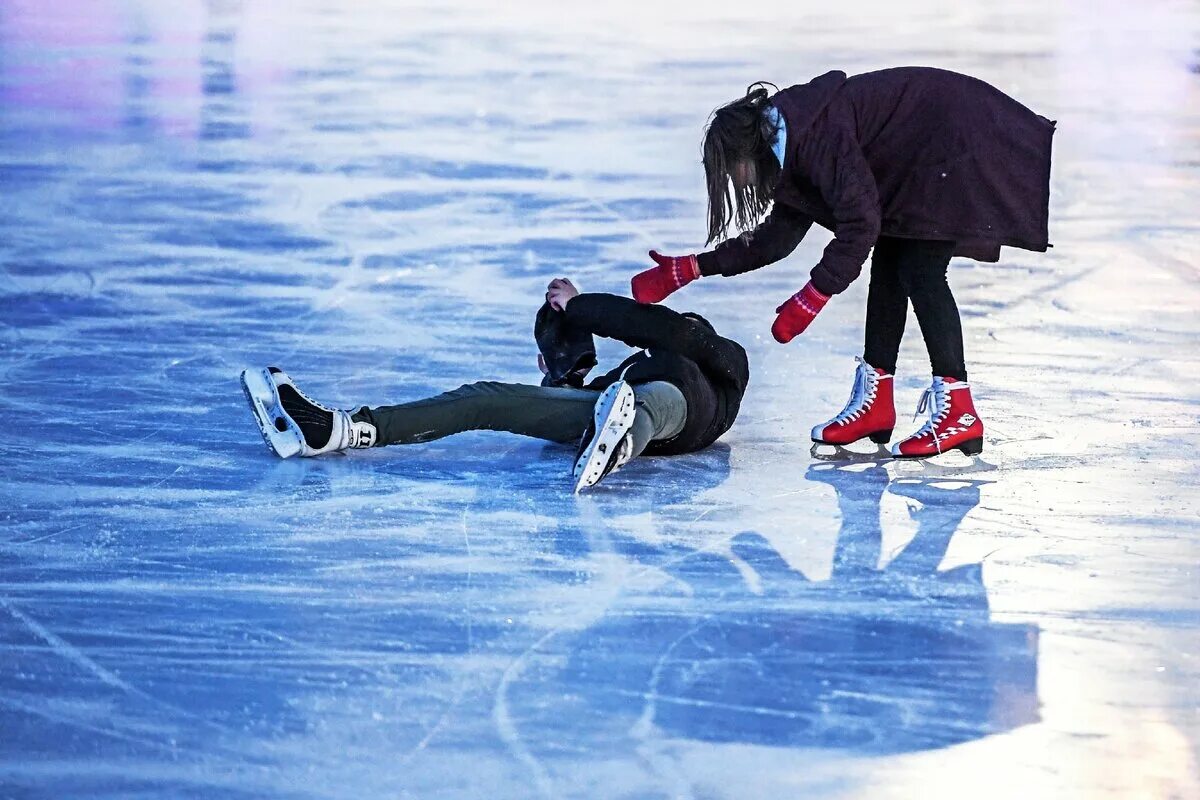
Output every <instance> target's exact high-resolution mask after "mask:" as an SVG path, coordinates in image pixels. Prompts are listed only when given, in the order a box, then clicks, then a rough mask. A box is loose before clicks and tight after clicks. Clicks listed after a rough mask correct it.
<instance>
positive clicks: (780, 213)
mask: <svg viewBox="0 0 1200 800" xmlns="http://www.w3.org/2000/svg"><path fill="white" fill-rule="evenodd" d="M812 224H813V220H812V217H809V216H807V215H805V214H804V213H803V212H801V211H797V210H796V209H794V208H792V207H791V206H787V205H783V204H781V203H776V204H775V206H774V207H773V208H772V209H771V213H770V214H768V215H767V218H766V219H764V220H763V221H762V222H761V223H759V225H758V226H757V227H756V228H755V229H754V230H752V231H746V232H745V233H743V234H742V235H741V236H737V237H735V238H733V239H726V240H725V241H724V242H721V243H720V244H719V245H717V246H716V247H715V248H713V249H712V250H709V251H708V252H706V253H701V254H700V255H698V256H697V257H696V260H697V262H698V263H699V265H700V274H701V275H724V276H726V277H732V276H734V275H741V274H742V273H743V272H750V271H751V270H756V269H759V268H760V267H765V266H767V265H768V264H774V263H775V262H776V261H779V260H781V259H784V258H787V257H788V256H789V255H790V254H791V252H792V251H793V250H795V249H796V246H797V245H799V244H800V241H801V240H802V239H803V238H804V235H805V234H806V233H808V229H809V228H811V227H812Z"/></svg>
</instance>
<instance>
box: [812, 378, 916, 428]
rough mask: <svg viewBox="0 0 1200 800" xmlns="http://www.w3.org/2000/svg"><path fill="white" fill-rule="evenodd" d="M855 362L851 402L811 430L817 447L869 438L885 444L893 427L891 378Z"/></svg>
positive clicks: (894, 407) (894, 419)
mask: <svg viewBox="0 0 1200 800" xmlns="http://www.w3.org/2000/svg"><path fill="white" fill-rule="evenodd" d="M855 360H856V361H858V371H857V372H856V373H855V375H854V389H853V391H851V392H850V400H849V401H848V402H847V403H846V407H845V408H843V409H842V410H841V413H839V414H838V415H837V416H836V417H834V418H833V419H831V420H829V421H828V422H825V423H822V424H820V425H818V426H817V427H815V428H813V429H812V440H813V441H814V442H816V443H817V444H832V445H838V446H841V445H847V444H851V443H853V442H857V441H858V440H859V439H866V438H870V440H871V441H872V442H875V444H887V441H888V439H890V438H891V436H892V429H893V428H894V427H895V426H896V404H895V402H894V401H893V400H892V376H891V375H889V374H887V373H886V372H884V371H883V370H880V369H876V368H875V367H872V366H871V365H870V364H868V363H867V362H866V361H863V360H862V359H861V358H858V359H855Z"/></svg>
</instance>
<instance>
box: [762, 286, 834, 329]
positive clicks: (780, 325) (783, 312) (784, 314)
mask: <svg viewBox="0 0 1200 800" xmlns="http://www.w3.org/2000/svg"><path fill="white" fill-rule="evenodd" d="M828 302H829V298H828V297H826V296H825V295H823V294H821V293H820V292H818V291H817V290H816V288H815V287H814V286H813V285H812V281H809V282H808V283H806V284H804V288H803V289H801V290H800V291H798V292H796V293H795V294H794V295H792V296H791V297H789V298H788V299H787V301H786V302H784V304H783V305H781V306H780V307H779V308H777V309H775V313H777V314H779V316H778V317H776V318H775V324H774V325H772V326H771V335H772V336H774V337H775V341H777V342H779V343H780V344H787V343H788V342H790V341H791V340H792V339H794V338H796V337H797V336H799V335H800V334H802V333H804V330H805V328H807V327H808V326H809V324H810V323H811V322H812V321H813V320H814V319H816V317H817V314H819V313H820V312H821V309H822V308H824V307H825V304H826V303H828Z"/></svg>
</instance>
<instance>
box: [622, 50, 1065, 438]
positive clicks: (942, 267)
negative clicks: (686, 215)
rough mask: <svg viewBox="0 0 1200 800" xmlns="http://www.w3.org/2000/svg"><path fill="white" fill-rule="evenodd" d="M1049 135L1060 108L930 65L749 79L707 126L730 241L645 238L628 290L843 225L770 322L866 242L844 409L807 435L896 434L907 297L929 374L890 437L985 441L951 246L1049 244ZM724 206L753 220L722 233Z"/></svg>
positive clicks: (740, 262) (711, 191)
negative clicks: (697, 244) (861, 315)
mask: <svg viewBox="0 0 1200 800" xmlns="http://www.w3.org/2000/svg"><path fill="white" fill-rule="evenodd" d="M1053 134H1054V123H1053V122H1052V121H1050V120H1048V119H1046V118H1045V117H1042V116H1039V115H1038V114H1036V113H1034V112H1033V111H1031V110H1030V109H1028V108H1026V107H1025V106H1023V105H1021V104H1020V103H1019V102H1017V101H1016V100H1014V99H1012V98H1011V97H1009V96H1007V95H1006V94H1004V93H1003V92H1001V91H1000V90H999V89H996V88H995V87H993V86H990V85H988V84H987V83H984V82H983V81H981V80H978V79H976V78H972V77H970V76H967V75H960V74H958V73H954V72H948V71H946V70H940V69H933V68H929V67H899V68H895V69H885V70H880V71H878V72H868V73H865V74H862V75H855V76H852V77H846V74H845V73H844V72H836V71H835V72H828V73H826V74H824V75H821V76H820V77H818V78H814V79H813V80H811V81H809V82H808V83H805V84H800V85H797V86H792V87H790V88H788V89H784V90H782V91H780V92H777V93H776V94H774V95H771V94H770V93H769V92H768V91H767V89H766V88H764V84H754V85H753V86H751V87H750V89H749V90H748V92H747V94H746V96H745V97H743V98H741V99H739V100H736V101H734V102H732V103H729V104H728V105H725V106H722V107H721V108H719V109H717V110H716V111H715V112H714V113H713V116H712V119H711V121H710V123H709V125H708V129H707V132H706V133H705V138H704V153H703V159H704V171H705V175H706V177H707V181H708V206H709V213H708V241H709V242H713V241H720V242H721V243H720V244H718V245H717V246H716V247H715V248H713V249H712V250H709V251H707V252H703V253H699V254H696V255H687V256H674V257H670V256H662V255H659V254H658V253H656V252H653V251H652V252H651V253H650V255H651V258H653V260H654V261H655V266H653V267H651V268H650V269H648V270H646V271H645V272H642V273H640V274H638V275H637V276H635V277H634V279H633V295H634V297H635V298H636V299H637V300H639V301H641V302H646V303H657V302H659V301H660V300H662V299H663V298H664V297H666V296H667V295H668V294H670V293H672V292H674V291H675V290H677V289H680V288H682V287H683V286H685V285H687V284H688V283H690V282H691V281H693V280H696V279H697V278H700V277H702V276H709V275H725V276H733V275H740V274H741V273H744V272H749V271H751V270H755V269H758V268H760V267H763V266H765V265H767V264H771V263H774V262H776V261H779V260H780V259H782V258H784V257H785V256H787V255H788V254H789V253H791V252H792V251H793V250H794V249H795V248H796V246H797V245H798V244H799V243H800V240H801V239H803V238H804V235H805V234H806V233H807V232H808V230H809V229H810V228H811V227H812V225H813V223H814V222H815V223H817V224H818V225H821V226H822V227H824V228H827V229H829V230H830V231H832V232H833V235H834V238H833V241H831V242H830V243H829V245H828V246H827V247H826V248H825V252H824V253H823V254H822V256H821V259H820V261H819V262H818V263H817V265H816V266H815V267H814V268H813V270H812V273H811V280H810V281H809V282H808V283H807V284H806V285H805V286H804V288H802V289H801V290H800V291H799V292H797V293H796V294H795V295H794V296H792V297H790V298H788V299H787V300H786V301H784V303H783V304H782V305H780V306H779V307H778V308H777V309H776V313H777V315H778V316H777V317H776V319H775V323H774V324H773V325H772V326H771V333H772V334H773V335H774V337H775V339H776V340H777V341H779V342H780V343H781V344H786V343H787V342H789V341H791V340H792V339H793V338H794V337H795V336H797V335H799V334H800V333H803V332H804V330H805V329H806V328H807V327H808V326H809V324H810V323H811V322H812V321H813V319H814V318H815V317H816V315H817V314H818V313H819V312H820V311H821V309H822V308H824V307H825V304H826V303H827V302H829V299H830V298H831V297H832V296H833V295H836V294H840V293H841V292H843V291H845V289H846V287H848V286H849V285H850V283H851V282H852V281H853V280H854V279H855V278H857V277H858V275H859V273H860V272H861V270H862V265H863V262H864V261H866V259H867V254H868V253H870V252H871V251H872V248H873V249H874V256H873V258H872V261H871V284H870V290H869V292H868V294H867V311H866V332H865V342H864V350H863V355H862V358H860V359H859V364H858V370H857V375H856V377H855V382H854V389H853V392H852V393H851V396H850V401H849V402H848V403H847V404H846V407H845V408H844V409H843V410H842V412H841V413H839V414H838V415H837V416H835V417H833V418H832V419H831V420H829V421H828V422H825V423H822V424H819V425H817V426H816V427H814V428H813V429H812V439H813V441H815V442H818V443H824V444H837V445H842V444H849V443H851V442H855V441H858V440H859V439H865V438H870V439H871V440H872V441H874V442H877V443H879V444H884V443H886V442H888V440H889V439H890V437H891V435H892V429H893V427H894V425H895V422H896V410H895V406H894V403H893V400H892V376H893V375H894V374H895V371H896V356H897V353H898V352H899V348H900V339H901V336H902V335H903V334H904V324H905V319H906V317H907V315H908V305H909V302H910V301H911V303H912V306H913V310H914V311H915V312H916V316H917V322H918V323H919V324H920V326H921V335H922V336H923V337H924V339H925V346H926V348H927V349H928V351H929V359H930V366H931V367H932V371H933V382H932V384H931V385H930V387H929V389H927V390H926V392H925V394H924V396H923V397H922V400H921V405H920V407H919V408H918V412H919V413H920V412H928V419H927V420H926V422H925V424H924V425H923V426H922V427H921V428H920V430H918V431H917V432H916V433H914V434H913V435H912V436H909V437H908V438H906V439H904V440H903V441H901V442H899V443H897V444H895V445H894V446H893V447H892V448H891V453H892V455H893V456H895V457H899V458H923V457H926V456H931V455H936V454H938V453H941V452H943V451H946V450H951V449H958V450H962V451H963V452H965V453H968V454H975V453H978V452H979V451H980V450H981V449H982V447H983V422H982V421H981V420H980V419H979V414H978V413H977V412H976V411H975V405H974V402H973V401H972V399H971V389H970V386H969V385H968V383H967V367H966V360H965V357H964V354H963V334H962V323H961V321H960V319H959V313H958V306H957V305H956V304H955V302H954V295H953V294H952V293H951V291H950V286H949V285H948V284H947V282H946V270H947V266H948V265H949V263H950V259H951V257H952V256H966V257H968V258H973V259H977V260H979V261H996V260H998V259H999V257H1000V247H1001V246H1008V247H1018V248H1022V249H1025V250H1035V251H1044V250H1045V249H1046V248H1047V247H1048V246H1049V244H1048V241H1047V218H1048V206H1049V189H1050V144H1051V139H1052V137H1053ZM730 184H732V192H731V191H730ZM772 203H773V204H774V205H773V206H772ZM768 207H770V213H769V214H767V210H768ZM764 214H766V218H765V219H762V217H763V215H764ZM760 220H762V221H761V223H760ZM731 222H736V225H737V227H738V228H741V229H742V230H744V231H745V232H744V233H742V234H741V235H740V236H737V237H735V238H730V239H726V238H725V237H726V233H727V231H728V228H729V225H730V223H731ZM756 224H757V227H755V225H756ZM751 229H752V230H751ZM721 240H724V241H721Z"/></svg>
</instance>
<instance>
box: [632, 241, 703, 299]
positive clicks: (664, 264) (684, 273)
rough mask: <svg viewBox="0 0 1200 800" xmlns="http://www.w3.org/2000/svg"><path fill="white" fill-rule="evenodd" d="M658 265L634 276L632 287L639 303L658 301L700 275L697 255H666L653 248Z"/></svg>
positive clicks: (655, 261) (651, 253)
mask: <svg viewBox="0 0 1200 800" xmlns="http://www.w3.org/2000/svg"><path fill="white" fill-rule="evenodd" d="M650 257H651V258H653V259H654V263H655V265H656V266H653V267H651V268H650V269H648V270H646V271H645V272H639V273H638V274H637V275H634V276H633V280H632V281H631V282H630V287H631V288H632V290H633V299H634V300H637V301H638V302H639V303H658V302H661V301H662V300H665V299H666V297H667V295H669V294H671V293H672V292H675V291H678V290H679V289H682V288H683V287H684V286H687V285H688V284H689V283H691V282H692V281H694V280H696V278H699V277H700V265H699V264H697V263H696V257H695V256H664V255H660V254H659V253H658V252H657V251H655V250H651V251H650Z"/></svg>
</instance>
